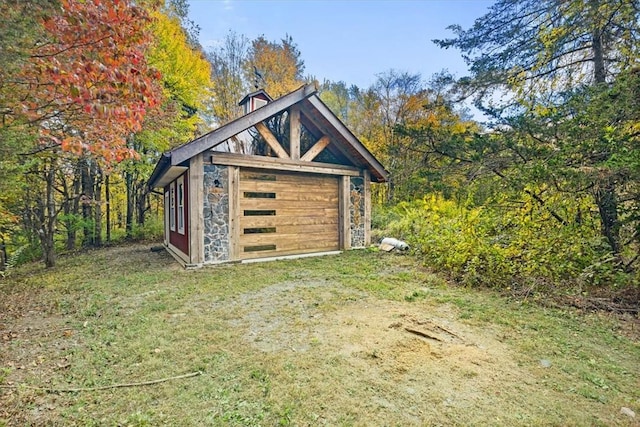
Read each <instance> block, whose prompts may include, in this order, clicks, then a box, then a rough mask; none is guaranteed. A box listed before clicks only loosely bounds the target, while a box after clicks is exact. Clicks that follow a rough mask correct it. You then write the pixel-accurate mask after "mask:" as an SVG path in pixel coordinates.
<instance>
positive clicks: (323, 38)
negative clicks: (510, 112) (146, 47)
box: [189, 0, 493, 88]
mask: <svg viewBox="0 0 640 427" xmlns="http://www.w3.org/2000/svg"><path fill="white" fill-rule="evenodd" d="M189 4H190V13H189V16H190V18H191V19H192V20H193V21H195V22H196V23H197V24H198V25H199V26H200V42H201V43H202V45H203V46H204V47H205V48H208V47H210V46H214V45H216V43H219V42H220V41H221V40H222V39H224V37H225V35H226V34H227V33H228V32H229V30H234V31H235V32H236V33H238V34H244V35H245V36H247V37H248V38H249V39H250V40H253V39H255V38H256V37H258V36H260V35H264V36H265V38H266V39H268V40H272V41H275V40H280V39H281V38H283V37H284V36H285V35H286V34H289V35H290V36H292V37H293V40H294V42H295V43H296V44H297V45H298V48H299V50H300V52H301V53H302V59H303V60H304V63H305V74H310V75H313V76H314V77H315V78H317V79H318V80H320V81H323V80H324V79H328V80H332V81H340V80H342V81H344V82H346V83H347V84H355V85H357V86H359V87H361V88H367V87H369V86H370V85H371V84H373V82H374V81H375V79H376V74H378V73H381V72H384V71H387V70H389V69H391V68H394V69H397V70H400V71H409V72H412V73H420V74H422V76H423V78H424V79H428V78H429V77H430V76H431V75H432V74H433V73H436V72H438V71H440V70H442V69H448V70H449V71H450V72H451V73H453V74H455V75H457V76H462V75H465V74H466V69H467V67H466V64H465V63H464V61H463V60H462V57H461V55H460V52H459V51H457V50H451V49H449V50H444V49H440V48H439V47H437V46H436V45H435V44H434V43H433V42H432V41H431V40H432V39H435V38H447V37H451V36H452V35H453V33H452V32H451V31H450V30H447V29H446V28H447V26H449V25H452V24H459V25H461V26H462V27H463V28H468V27H470V26H471V25H472V24H473V22H474V21H475V19H476V18H479V17H481V16H482V15H484V14H485V12H486V11H487V10H488V7H489V6H490V5H491V4H493V0H397V1H387V0H298V1H294V0H271V1H267V0H190V1H189Z"/></svg>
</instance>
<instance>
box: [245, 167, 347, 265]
mask: <svg viewBox="0 0 640 427" xmlns="http://www.w3.org/2000/svg"><path fill="white" fill-rule="evenodd" d="M239 205H240V248H239V249H240V258H241V259H249V258H262V257H269V256H278V255H291V254H301V253H310V252H321V251H329V250H336V249H338V248H339V240H338V239H339V237H338V178H337V177H333V176H326V175H316V174H298V173H282V172H275V173H274V172H272V171H261V170H255V169H241V170H240V204H239Z"/></svg>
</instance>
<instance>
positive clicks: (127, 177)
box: [124, 171, 135, 239]
mask: <svg viewBox="0 0 640 427" xmlns="http://www.w3.org/2000/svg"><path fill="white" fill-rule="evenodd" d="M124 181H125V185H126V187H127V213H126V219H125V230H126V233H127V238H128V239H130V238H131V237H133V211H134V209H135V207H134V197H135V194H134V192H135V190H134V187H133V185H134V179H133V174H132V173H131V172H128V171H127V172H125V173H124Z"/></svg>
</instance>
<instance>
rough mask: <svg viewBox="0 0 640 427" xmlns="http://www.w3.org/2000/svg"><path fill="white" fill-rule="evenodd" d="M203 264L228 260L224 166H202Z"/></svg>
mask: <svg viewBox="0 0 640 427" xmlns="http://www.w3.org/2000/svg"><path fill="white" fill-rule="evenodd" d="M203 216H204V262H205V263H214V262H220V261H228V260H229V174H228V172H227V167H226V166H219V165H205V166H204V203H203Z"/></svg>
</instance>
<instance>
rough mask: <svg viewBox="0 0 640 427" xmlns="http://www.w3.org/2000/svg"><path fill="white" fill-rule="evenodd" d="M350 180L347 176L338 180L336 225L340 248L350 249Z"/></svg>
mask: <svg viewBox="0 0 640 427" xmlns="http://www.w3.org/2000/svg"><path fill="white" fill-rule="evenodd" d="M350 182H351V179H350V178H349V177H348V176H341V177H340V180H339V181H338V185H339V189H338V190H339V191H338V198H339V202H338V227H339V229H340V233H339V236H340V249H342V250H347V249H351V213H350V211H349V197H350Z"/></svg>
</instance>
